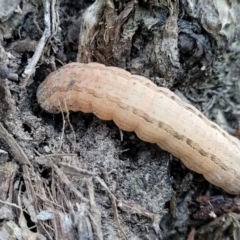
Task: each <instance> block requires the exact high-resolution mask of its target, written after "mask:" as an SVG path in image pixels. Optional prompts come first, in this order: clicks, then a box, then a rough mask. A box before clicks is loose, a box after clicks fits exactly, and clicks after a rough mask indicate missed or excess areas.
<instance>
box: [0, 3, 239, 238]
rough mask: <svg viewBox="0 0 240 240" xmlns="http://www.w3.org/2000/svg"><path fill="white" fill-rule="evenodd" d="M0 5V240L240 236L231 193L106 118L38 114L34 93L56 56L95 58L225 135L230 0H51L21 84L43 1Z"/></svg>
mask: <svg viewBox="0 0 240 240" xmlns="http://www.w3.org/2000/svg"><path fill="white" fill-rule="evenodd" d="M0 2H2V4H3V6H4V11H3V9H2V10H1V11H2V12H1V11H0V21H1V22H0V42H1V45H0V60H1V61H0V78H1V79H0V123H1V125H0V150H2V151H0V162H1V165H0V170H1V176H0V189H1V191H0V192H1V194H0V200H1V203H0V219H1V220H2V221H1V223H0V239H131V240H132V239H166V240H167V239H177V240H178V239H187V237H188V239H223V237H224V236H226V235H227V236H229V237H232V238H231V239H238V238H234V237H235V236H236V232H237V230H238V228H237V227H236V226H237V225H238V224H239V223H238V221H239V215H238V214H237V212H239V207H238V206H239V199H238V198H237V197H234V196H229V195H227V194H226V193H224V192H223V191H221V190H220V189H217V188H216V187H214V186H212V185H210V184H209V183H208V182H207V181H205V180H204V179H203V178H202V176H200V175H198V174H196V173H193V172H190V171H189V170H188V169H186V168H185V167H184V166H183V165H182V164H181V163H180V161H178V159H176V158H174V157H173V156H171V154H169V153H167V152H164V151H162V150H161V149H160V148H158V147H157V146H155V145H151V144H148V143H144V142H142V141H140V140H139V139H138V138H137V137H136V135H135V134H133V133H126V132H121V131H120V130H119V129H118V128H117V127H116V126H115V125H114V124H113V123H112V122H104V121H100V120H98V119H97V118H96V117H95V116H94V115H92V114H83V113H71V114H70V115H65V116H63V115H61V114H59V115H51V114H48V113H46V112H44V111H42V109H40V107H39V105H38V103H37V100H36V90H37V87H38V86H39V84H40V83H41V82H42V81H43V80H44V78H45V77H46V76H47V75H48V74H49V73H50V72H51V71H53V70H55V69H56V68H58V67H60V66H61V65H63V64H65V63H68V62H72V61H80V62H88V61H98V62H100V63H104V64H106V65H114V66H118V67H122V68H125V69H127V70H129V71H130V72H132V73H134V74H139V75H144V76H146V77H148V78H150V79H151V80H153V81H154V82H155V83H156V84H158V85H159V86H164V87H168V88H170V89H171V90H172V91H174V92H175V93H176V94H178V96H180V97H181V98H182V99H183V100H184V101H189V102H190V103H191V104H192V105H194V106H195V107H197V108H198V109H200V110H201V111H202V112H203V113H204V114H205V115H206V116H207V117H208V118H210V119H212V120H213V121H215V122H216V123H218V124H219V125H220V126H221V127H222V128H224V129H226V130H227V131H228V132H229V133H231V134H235V130H236V129H237V125H238V119H239V114H240V99H239V86H240V85H239V76H240V75H239V71H240V70H239V69H240V63H239V51H240V45H239V40H238V39H239V36H238V35H237V33H238V32H239V26H238V25H237V24H235V23H236V22H237V21H236V18H237V16H238V14H237V13H238V11H239V9H240V6H239V4H235V5H234V4H232V6H230V5H228V6H225V8H224V9H217V7H218V6H217V5H214V4H210V3H209V2H208V1H203V2H205V5H207V6H208V9H207V10H206V9H205V10H203V11H202V12H200V11H197V10H196V9H201V8H202V9H204V6H205V5H204V4H203V5H201V4H198V5H197V6H194V4H195V2H194V1H193V2H191V1H187V0H186V1H185V0H182V1H180V2H178V1H172V2H171V1H169V3H168V2H167V1H139V2H138V3H137V2H135V1H101V0H99V1H96V2H95V5H96V4H99V5H98V6H97V7H98V8H94V5H91V4H92V3H93V1H87V0H85V1H69V2H68V1H67V2H66V1H62V2H55V1H53V2H52V3H51V14H53V15H51V16H55V17H56V18H51V20H52V22H51V24H52V28H51V29H52V31H51V34H50V37H49V39H48V41H47V42H46V45H45V47H44V49H43V51H42V52H41V57H40V59H39V61H38V64H37V66H36V67H35V68H34V69H35V74H34V75H33V76H31V77H30V78H29V80H28V81H26V78H24V77H23V73H24V70H25V68H26V66H27V65H28V63H29V62H31V60H32V58H33V56H34V53H35V52H36V49H37V46H38V43H39V40H40V39H41V37H42V36H43V34H44V29H45V27H46V26H45V25H46V24H45V22H44V6H45V5H43V4H42V2H41V1H36V0H35V1H31V0H29V1H24V2H21V1H16V0H12V1H11V2H12V3H11V7H7V10H5V7H6V6H5V5H4V2H5V1H4V0H1V1H0ZM79 2H81V3H79ZM224 3H225V2H224ZM54 4H55V5H54ZM53 5H54V8H53ZM90 5H91V6H92V7H91V9H92V10H91V11H90V13H91V14H93V13H94V14H93V15H91V14H90V13H89V12H88V15H87V16H86V12H87V8H88V7H89V6H90ZM220 5H221V4H220ZM193 9H195V10H194V11H193ZM206 11H208V12H209V15H207V14H206ZM224 11H226V12H227V11H231V13H232V16H233V17H232V18H233V20H231V21H230V20H229V19H227V21H228V24H229V25H228V26H229V27H228V28H226V27H224V23H226V22H227V21H226V19H224V17H226V15H224V14H223V13H224ZM210 13H211V14H210ZM45 14H46V12H45ZM84 14H85V15H84ZM201 14H202V15H201ZM94 16H95V17H96V18H95V22H94V21H93V22H92V24H89V22H88V21H90V20H91V19H92V20H94ZM201 16H203V17H201ZM234 17H235V20H234ZM210 20H211V21H210ZM217 23H218V24H217ZM53 24H55V25H54V26H55V28H54V27H53ZM211 24H212V25H211ZM217 26H218V27H217ZM219 26H221V27H219ZM53 30H54V31H53ZM26 83H27V84H26ZM209 205H211V207H212V208H210V209H209ZM224 217H225V218H224ZM223 219H227V220H228V221H227V223H228V224H225V225H224V227H223V226H222V224H221V223H222V221H223ZM211 224H212V225H211ZM209 226H212V228H211V227H209ZM212 229H214V230H212ZM10 236H11V238H10ZM213 236H214V237H216V236H217V237H218V238H213Z"/></svg>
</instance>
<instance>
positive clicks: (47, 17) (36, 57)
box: [22, 0, 51, 86]
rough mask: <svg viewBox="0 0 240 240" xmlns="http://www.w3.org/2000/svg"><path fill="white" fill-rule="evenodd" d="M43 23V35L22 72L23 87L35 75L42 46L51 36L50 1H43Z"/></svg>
mask: <svg viewBox="0 0 240 240" xmlns="http://www.w3.org/2000/svg"><path fill="white" fill-rule="evenodd" d="M43 6H44V23H45V30H44V32H43V35H42V37H41V39H40V41H39V43H38V45H37V48H36V51H35V53H34V55H33V57H32V59H31V61H30V63H29V64H28V65H27V67H26V68H25V70H24V73H23V75H22V76H23V77H24V78H25V80H24V83H23V86H27V85H28V82H29V79H30V77H31V76H32V75H33V74H34V73H35V68H36V65H37V63H38V61H39V59H40V57H41V55H42V52H43V49H44V46H45V44H46V42H47V40H48V39H49V37H50V35H51V13H50V0H44V2H43Z"/></svg>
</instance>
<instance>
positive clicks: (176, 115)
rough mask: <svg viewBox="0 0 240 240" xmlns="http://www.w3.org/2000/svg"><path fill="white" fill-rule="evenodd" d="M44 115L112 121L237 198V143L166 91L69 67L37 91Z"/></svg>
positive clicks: (114, 73)
mask: <svg viewBox="0 0 240 240" xmlns="http://www.w3.org/2000/svg"><path fill="white" fill-rule="evenodd" d="M37 99H38V103H39V105H40V106H41V107H42V108H43V109H44V110H46V111H47V112H49V113H53V114H57V113H60V112H61V111H63V112H68V111H73V112H77V111H82V112H84V113H90V112H92V113H94V114H95V115H96V116H97V117H98V118H100V119H102V120H113V121H114V122H115V124H116V125H117V126H118V127H119V128H121V129H122V130H125V131H134V132H135V133H136V135H137V136H138V137H139V138H140V139H141V140H143V141H146V142H150V143H156V144H157V145H158V146H159V147H160V148H162V149H163V150H166V151H168V152H170V153H171V154H173V155H174V156H175V157H177V158H179V159H180V160H181V161H182V162H183V164H184V165H185V166H186V167H188V168H189V169H191V170H193V171H195V172H197V173H199V174H202V175H203V176H204V177H205V178H206V179H207V180H208V181H209V182H210V183H212V184H214V185H216V186H218V187H220V188H222V189H224V190H225V191H226V192H228V193H230V194H236V195H238V194H240V143H239V141H238V139H236V138H234V137H233V136H231V135H229V134H228V133H227V132H226V131H224V130H223V129H221V128H220V127H219V126H218V125H217V124H215V123H213V122H211V121H210V120H208V119H207V118H206V117H205V116H204V115H203V114H202V113H201V112H200V111H198V110H197V109H196V108H194V107H193V106H191V105H189V104H186V103H184V102H182V101H181V99H180V98H179V97H178V96H177V95H175V94H174V93H173V92H171V91H170V90H168V89H166V88H162V87H158V86H156V85H155V84H154V83H153V82H151V81H150V80H149V79H147V78H145V77H142V76H139V75H132V74H131V73H129V72H127V71H126V70H124V69H120V68H117V67H107V66H105V65H102V64H98V63H89V64H83V63H70V64H67V65H65V66H63V67H61V68H60V69H58V70H57V71H55V72H52V73H51V74H50V75H48V76H47V78H46V79H45V80H44V81H43V82H42V83H41V84H40V86H39V88H38V90H37Z"/></svg>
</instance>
